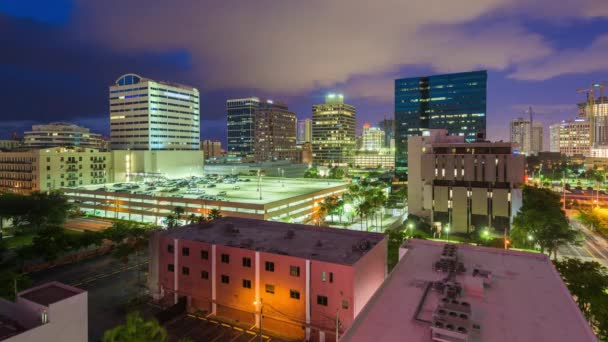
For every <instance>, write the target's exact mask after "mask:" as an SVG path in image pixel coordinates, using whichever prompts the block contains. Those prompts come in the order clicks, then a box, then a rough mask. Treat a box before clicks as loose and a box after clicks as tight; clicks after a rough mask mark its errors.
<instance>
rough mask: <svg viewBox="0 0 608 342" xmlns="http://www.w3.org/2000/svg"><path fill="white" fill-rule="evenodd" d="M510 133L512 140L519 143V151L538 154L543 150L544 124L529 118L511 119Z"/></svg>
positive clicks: (528, 154)
mask: <svg viewBox="0 0 608 342" xmlns="http://www.w3.org/2000/svg"><path fill="white" fill-rule="evenodd" d="M509 127H510V130H509V133H510V134H511V142H512V143H514V144H517V148H518V150H519V153H521V154H524V155H526V156H530V155H538V153H539V152H541V151H542V150H543V125H542V124H541V123H539V122H531V121H530V120H528V119H524V118H517V119H513V120H511V123H510V126H509Z"/></svg>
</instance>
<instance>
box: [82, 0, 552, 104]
mask: <svg viewBox="0 0 608 342" xmlns="http://www.w3.org/2000/svg"><path fill="white" fill-rule="evenodd" d="M513 2H514V1H512V0H469V1H443V0H411V1H400V0H386V1H367V0H336V1H326V0H308V1H295V0H285V1H272V0H261V1H237V0H226V1H222V2H221V3H218V2H215V1H199V0H184V1H171V2H167V1H160V0H157V1H154V0H151V1H147V2H146V3H145V6H142V2H141V1H134V0H108V1H103V2H98V1H85V0H82V1H80V2H79V3H78V6H77V8H78V13H79V15H78V16H77V18H78V20H79V22H78V23H77V25H80V26H79V27H82V28H83V30H82V32H83V35H84V36H83V38H86V39H93V40H95V41H99V42H101V43H102V44H106V45H107V46H110V47H112V48H114V49H117V50H119V51H133V50H135V51H138V50H139V51H141V50H144V51H150V50H152V51H168V50H171V49H176V48H186V49H187V50H188V52H189V53H190V54H191V55H192V59H193V61H196V63H194V65H193V69H192V73H193V74H194V75H196V77H198V78H200V80H201V82H202V83H203V84H204V85H205V87H206V88H207V89H222V88H230V87H239V88H247V89H261V90H264V91H269V92H275V93H283V94H295V93H302V92H307V91H310V90H312V89H316V88H323V87H332V86H334V85H336V84H344V83H346V82H349V80H351V79H360V80H362V81H361V82H363V81H364V80H369V81H370V82H372V83H373V82H377V83H378V82H380V83H381V80H379V79H378V78H377V77H378V76H375V75H390V76H391V77H392V76H395V75H394V74H391V73H392V72H394V71H395V70H397V69H398V68H400V67H403V66H411V65H425V66H428V67H429V68H430V69H432V70H434V71H438V72H443V71H456V70H458V71H462V70H471V69H477V68H489V69H495V70H503V69H505V68H507V67H509V66H511V65H513V64H515V63H523V62H527V61H529V60H534V59H538V58H542V57H545V56H547V55H548V54H550V53H551V52H552V49H551V47H550V46H549V45H548V44H547V43H546V42H545V41H544V39H543V38H542V36H540V35H538V34H534V33H530V32H528V31H526V30H525V29H524V28H523V27H522V26H520V25H518V24H516V23H514V22H506V23H505V22H498V23H495V22H497V20H495V19H492V20H489V21H488V22H491V24H483V25H482V26H479V25H477V26H470V25H469V24H470V23H471V22H474V21H476V20H478V19H480V18H482V17H484V16H493V15H497V14H496V13H497V11H499V10H501V9H505V8H510V6H511V5H512V3H513ZM515 2H516V3H519V2H522V1H520V0H517V1H515ZM116 8H120V11H116V10H115V9H116ZM133 18H137V20H133ZM89 28H90V29H89ZM401 76H402V75H401ZM382 87H384V85H382ZM352 88H353V89H355V90H357V89H363V88H367V89H370V88H371V86H370V85H365V86H363V85H361V86H357V85H353V86H352ZM391 93H392V92H391Z"/></svg>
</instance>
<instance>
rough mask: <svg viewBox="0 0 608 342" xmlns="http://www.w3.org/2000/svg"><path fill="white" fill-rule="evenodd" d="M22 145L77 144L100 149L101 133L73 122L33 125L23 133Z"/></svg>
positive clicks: (40, 146) (29, 146)
mask: <svg viewBox="0 0 608 342" xmlns="http://www.w3.org/2000/svg"><path fill="white" fill-rule="evenodd" d="M23 146H24V147H27V148H45V147H61V146H78V147H85V148H94V149H101V135H100V134H96V133H91V132H90V130H89V129H88V128H84V127H80V126H77V125H74V124H70V123H65V122H53V123H49V124H45V125H33V126H32V130H31V131H27V132H25V133H24V134H23Z"/></svg>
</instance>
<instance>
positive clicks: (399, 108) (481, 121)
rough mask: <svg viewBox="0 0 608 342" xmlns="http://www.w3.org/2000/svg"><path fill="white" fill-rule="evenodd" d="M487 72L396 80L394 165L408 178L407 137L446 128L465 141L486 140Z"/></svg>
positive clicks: (450, 133) (397, 170)
mask: <svg viewBox="0 0 608 342" xmlns="http://www.w3.org/2000/svg"><path fill="white" fill-rule="evenodd" d="M487 77H488V74H487V71H485V70H482V71H472V72H463V73H455V74H445V75H433V76H425V77H412V78H403V79H397V80H395V147H396V151H395V167H396V170H395V171H396V174H397V176H398V177H400V178H402V179H404V178H407V165H408V158H407V139H408V137H410V136H419V135H423V132H425V131H428V130H429V129H438V128H439V129H446V130H447V132H448V134H449V135H456V136H463V137H464V139H465V141H466V142H473V141H476V140H481V139H485V132H486V82H487Z"/></svg>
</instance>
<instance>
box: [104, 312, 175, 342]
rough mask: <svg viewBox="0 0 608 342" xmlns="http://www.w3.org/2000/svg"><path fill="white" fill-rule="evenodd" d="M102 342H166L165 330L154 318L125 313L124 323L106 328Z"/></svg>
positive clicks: (136, 313)
mask: <svg viewBox="0 0 608 342" xmlns="http://www.w3.org/2000/svg"><path fill="white" fill-rule="evenodd" d="M102 341H103V342H167V341H169V335H168V334H167V330H165V328H163V326H162V325H160V324H159V323H158V321H156V320H145V319H144V318H143V317H141V315H140V314H139V313H138V312H132V313H129V314H128V315H127V321H126V322H125V324H121V325H119V326H116V327H114V328H112V329H110V330H107V331H106V332H105V333H104V334H103V339H102Z"/></svg>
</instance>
